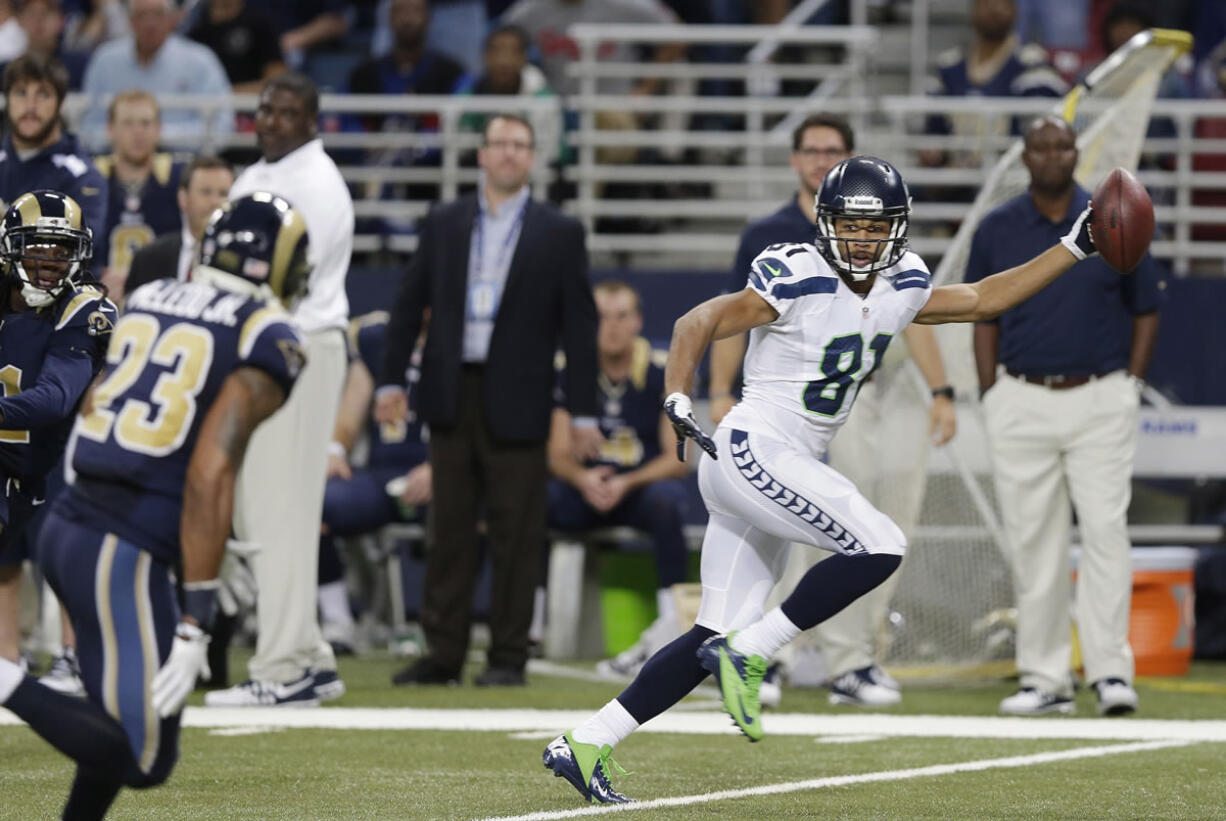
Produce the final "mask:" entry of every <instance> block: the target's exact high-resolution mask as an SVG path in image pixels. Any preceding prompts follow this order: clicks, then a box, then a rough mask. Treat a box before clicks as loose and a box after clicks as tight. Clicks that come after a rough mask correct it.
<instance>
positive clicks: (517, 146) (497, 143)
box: [485, 140, 533, 153]
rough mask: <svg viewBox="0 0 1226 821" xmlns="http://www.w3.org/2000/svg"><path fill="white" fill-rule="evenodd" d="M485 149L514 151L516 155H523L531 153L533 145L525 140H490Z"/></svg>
mask: <svg viewBox="0 0 1226 821" xmlns="http://www.w3.org/2000/svg"><path fill="white" fill-rule="evenodd" d="M485 147H486V148H492V149H494V150H496V151H513V152H515V153H521V152H526V151H531V150H532V148H533V145H532V143H530V142H526V141H525V140H490V141H489V142H487V143H486V144H485Z"/></svg>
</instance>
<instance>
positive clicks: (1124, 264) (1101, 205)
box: [1090, 168, 1154, 274]
mask: <svg viewBox="0 0 1226 821" xmlns="http://www.w3.org/2000/svg"><path fill="white" fill-rule="evenodd" d="M1090 234H1091V235H1092V236H1093V238H1094V247H1095V248H1097V249H1098V253H1099V254H1101V255H1102V258H1103V260H1105V261H1106V263H1107V264H1108V265H1110V266H1111V267H1112V268H1114V269H1115V270H1117V271H1119V272H1120V273H1121V274H1127V273H1128V272H1130V271H1131V270H1132V269H1133V268H1136V267H1137V265H1139V264H1140V263H1141V259H1142V257H1144V256H1145V252H1146V250H1148V249H1149V241H1150V239H1152V238H1153V236H1154V204H1153V203H1152V202H1150V199H1149V194H1148V193H1147V192H1146V191H1145V186H1143V185H1141V183H1139V182H1137V178H1136V177H1134V176H1133V175H1132V174H1130V173H1128V171H1127V170H1125V169H1123V168H1114V169H1112V170H1111V173H1109V174H1108V175H1107V176H1106V178H1105V179H1104V180H1103V181H1102V182H1101V183H1099V185H1098V188H1097V189H1096V190H1095V191H1094V218H1093V221H1092V222H1091V223H1090Z"/></svg>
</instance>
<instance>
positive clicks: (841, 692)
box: [828, 667, 902, 707]
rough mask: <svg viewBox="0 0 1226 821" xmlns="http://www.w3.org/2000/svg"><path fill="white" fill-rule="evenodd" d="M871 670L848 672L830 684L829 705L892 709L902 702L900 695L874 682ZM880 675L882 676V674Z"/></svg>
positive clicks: (896, 690)
mask: <svg viewBox="0 0 1226 821" xmlns="http://www.w3.org/2000/svg"><path fill="white" fill-rule="evenodd" d="M873 670H874V668H873V667H861V668H860V669H859V670H849V671H848V672H846V673H844V674H843V675H841V676H839V677H838V678H836V679H835V680H834V681H832V682H830V696H829V699H828V700H829V701H830V703H831V704H853V705H855V706H857V707H892V706H893V705H895V704H898V703H899V702H900V701H902V693H901V692H900V691H899V690H898V689H896V688H893V687H887V686H886V685H885V684H883V683H882V682H881V681H878V680H876V679H875V678H874V676H873ZM882 675H883V676H884V673H882ZM889 680H890V681H893V679H889ZM894 683H895V684H897V682H894Z"/></svg>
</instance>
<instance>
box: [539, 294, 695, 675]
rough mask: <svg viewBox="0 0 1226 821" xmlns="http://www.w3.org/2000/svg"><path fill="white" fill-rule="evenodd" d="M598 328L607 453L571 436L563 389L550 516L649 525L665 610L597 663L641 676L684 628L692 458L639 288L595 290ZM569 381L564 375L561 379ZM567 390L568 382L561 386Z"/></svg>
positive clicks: (562, 523) (559, 523)
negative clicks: (579, 447)
mask: <svg viewBox="0 0 1226 821" xmlns="http://www.w3.org/2000/svg"><path fill="white" fill-rule="evenodd" d="M594 291H595V293H594V296H595V300H596V310H597V312H598V313H599V314H600V328H599V330H598V332H597V336H596V349H597V355H598V356H599V361H600V372H599V374H598V376H597V379H596V384H597V391H598V394H599V395H598V405H597V407H598V408H599V411H600V414H599V417H598V421H599V424H600V432H601V434H603V435H604V440H605V441H604V445H603V446H601V448H600V455H599V456H598V457H597V458H595V459H593V460H590V461H587V462H580V461H579V460H578V459H576V458H575V456H574V451H573V449H572V448H571V441H570V423H571V417H570V414H569V413H568V412H567V411H566V403H565V396H560V397H559V403H558V407H556V408H555V409H554V412H553V421H552V427H551V428H550V431H549V447H548V453H549V469H550V470H551V471H552V472H553V474H554V476H556V477H558V478H556V479H552V480H550V483H549V524H550V526H551V527H555V528H558V529H561V530H586V529H587V528H591V527H608V526H614V525H629V526H631V527H636V528H639V529H640V530H645V531H647V532H648V533H650V534H651V537H652V542H653V543H654V547H655V560H656V609H657V613H658V615H657V618H656V620H655V621H654V622H653V623H652V624H651V626H649V627H648V628H647V629H646V630H645V631H643V635H642V636H641V637H640V639H639V640H638V641H637V642H635V644H634V645H633V646H631V647H630V648H628V649H627V650H625V651H624V652H622V653H620V654H618V655H617V656H616V657H615V658H611V659H607V660H605V661H602V662H600V663H599V664H598V665H596V669H597V671H598V672H600V673H602V674H604V675H607V676H615V677H629V676H633V675H634V674H635V673H637V672H638V671H639V668H640V667H642V666H643V663H644V662H645V661H647V659H648V658H650V657H651V655H652V654H653V653H655V652H656V651H657V650H659V649H660V648H661V647H663V646H664V645H666V644H668V643H669V642H670V641H672V640H673V639H675V638H677V637H678V636H680V635H681V623H680V621H679V620H678V617H677V608H676V604H675V600H674V598H673V591H672V589H671V588H672V586H673V585H675V584H678V583H680V582H683V581H685V556H686V548H685V532H684V526H685V505H686V491H685V486H684V485H683V484H682V483H681V478H682V477H683V476H685V472H686V470H685V464H684V463H683V462H681V461H680V460H679V459H677V456H676V449H675V448H674V447H673V446H672V443H673V441H674V439H675V436H674V434H673V430H672V425H671V424H669V421H668V418H667V417H666V416H665V415H664V412H663V411H661V410H660V402H661V401H662V400H663V398H664V360H665V359H666V358H667V353H666V352H665V351H653V350H652V349H651V345H650V343H648V341H647V340H646V339H644V338H642V337H641V336H639V332H640V331H641V330H642V329H643V315H642V311H641V308H640V301H639V295H638V293H637V292H636V291H635V290H634V289H633V288H632V287H630V286H629V285H628V284H626V283H625V282H622V281H620V280H605V281H603V282H600V283H598V284H597V285H596V287H595V289H594ZM560 382H561V384H565V380H560ZM559 391H560V389H559Z"/></svg>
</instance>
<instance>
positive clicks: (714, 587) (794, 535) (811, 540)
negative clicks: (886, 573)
mask: <svg viewBox="0 0 1226 821" xmlns="http://www.w3.org/2000/svg"><path fill="white" fill-rule="evenodd" d="M715 443H716V446H717V447H718V450H719V459H717V460H716V459H711V458H710V457H708V456H706V455H704V456H703V458H702V461H701V462H700V463H699V466H698V486H699V489H700V490H701V491H702V498H703V501H704V502H705V503H706V505H707V510H708V511H709V512H710V520H709V522H708V524H707V532H706V536H705V537H704V539H703V543H702V566H701V575H702V604H701V605H700V606H699V610H698V618H697V620H696V622H697V623H698V624H700V625H702V626H703V627H707V628H709V629H711V630H714V631H716V632H719V633H725V632H728V631H730V630H739V629H741V628H743V627H746V626H747V625H749V624H752V623H753V622H755V621H757V620H758V619H759V618H761V616H762V613H763V608H764V606H765V604H766V598H767V596H768V595H769V594H770V591H771V589H772V588H773V587H774V586H775V582H776V581H777V580H778V578H779V576H780V574H781V573H782V571H783V566H784V563H785V561H786V559H787V553H788V550H789V546H790V543H791V542H800V543H801V544H803V545H808V546H811V547H820V548H824V549H826V550H831V551H838V552H840V553H847V554H852V555H855V554H860V553H888V554H893V555H902V554H903V553H904V552H905V550H906V540H905V539H904V538H903V535H902V531H901V530H899V529H898V527H897V526H896V525H895V524H894V523H893V522H892V521H890V519H889V517H888V516H886V515H885V514H883V513H881V512H880V511H878V510H877V509H876V508H875V507H873V506H872V504H870V503H869V501H868V500H867V499H865V498H864V496H863V495H861V493H860V492H859V491H858V490H856V487H855V485H854V484H852V483H851V481H849V480H848V479H847V478H846V477H845V476H843V475H841V474H840V473H839V472H838V471H836V470H834V469H833V468H831V467H830V466H828V465H825V464H823V463H822V462H821V461H820V460H818V459H816V458H814V457H813V456H810V455H808V454H805V453H801V452H799V451H797V450H795V449H794V448H793V446H792V445H790V444H789V443H786V442H780V441H777V440H774V439H769V438H766V437H764V436H762V435H760V434H756V433H748V434H747V433H745V432H743V431H740V430H737V429H734V428H732V427H730V426H728V425H721V426H720V428H719V429H718V430H717V431H716V432H715Z"/></svg>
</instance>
